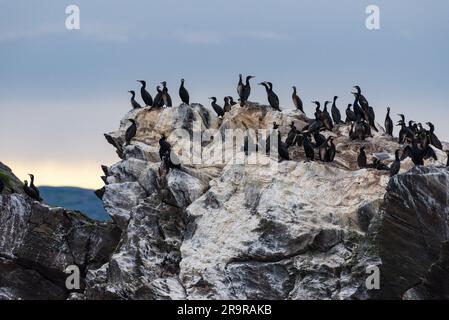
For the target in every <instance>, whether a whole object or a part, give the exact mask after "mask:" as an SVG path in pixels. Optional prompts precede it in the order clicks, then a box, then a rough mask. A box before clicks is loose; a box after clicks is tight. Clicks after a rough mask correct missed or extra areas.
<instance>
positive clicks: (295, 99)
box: [292, 86, 304, 113]
mask: <svg viewBox="0 0 449 320" xmlns="http://www.w3.org/2000/svg"><path fill="white" fill-rule="evenodd" d="M292 88H293V94H292V100H293V104H294V105H295V107H296V109H297V110H299V111H301V112H302V113H304V109H303V103H302V100H301V98H300V97H299V96H298V94H297V92H296V87H295V86H293V87H292Z"/></svg>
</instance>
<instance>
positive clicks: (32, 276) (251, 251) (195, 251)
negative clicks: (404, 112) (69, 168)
mask: <svg viewBox="0 0 449 320" xmlns="http://www.w3.org/2000/svg"><path fill="white" fill-rule="evenodd" d="M129 118H133V119H136V120H137V122H138V124H139V129H138V132H137V135H136V138H135V139H133V141H132V142H131V145H129V146H126V147H125V146H124V134H125V131H126V128H127V126H128V125H129V121H127V119H129ZM274 121H276V122H277V123H278V124H279V125H280V126H281V127H280V133H281V136H282V138H283V140H285V138H286V136H287V133H288V131H289V128H288V125H289V124H290V123H291V122H292V121H293V122H294V123H295V126H296V127H297V128H298V129H301V128H303V127H304V126H306V125H307V122H308V119H307V118H306V117H305V116H304V114H303V113H301V112H298V111H293V112H291V113H279V112H277V111H273V110H272V109H271V108H269V107H267V106H261V105H257V104H250V106H248V107H244V108H241V107H240V106H238V105H235V106H233V107H232V110H231V111H230V112H229V113H226V115H225V116H224V118H223V119H217V118H216V117H215V115H214V114H213V113H209V111H208V109H206V108H204V107H202V106H200V105H194V106H193V107H189V106H187V105H181V106H179V107H173V108H167V109H162V110H148V109H140V110H133V111H131V112H130V113H129V114H127V115H126V116H125V117H124V119H123V120H122V122H121V125H120V128H119V130H117V131H114V132H111V133H108V134H107V139H108V141H109V142H110V143H111V144H112V145H113V146H114V147H115V148H116V150H117V152H118V154H119V156H120V158H121V160H120V161H119V162H118V163H116V164H114V165H112V166H110V167H109V168H107V170H106V171H107V174H108V176H107V177H106V178H105V181H106V186H105V192H104V195H103V203H104V206H105V209H106V210H107V212H108V213H109V214H110V215H111V217H112V219H113V220H114V222H115V223H116V225H117V228H115V227H113V225H112V224H107V225H101V224H95V227H93V228H92V229H91V233H89V232H87V231H86V230H85V222H84V220H83V219H84V218H82V217H78V216H76V217H73V216H72V215H70V214H67V213H66V211H64V210H62V209H57V210H56V209H49V208H47V209H46V210H47V211H48V212H52V214H54V212H57V213H58V212H59V215H60V216H58V217H59V218H57V219H55V218H53V220H52V221H51V223H50V222H46V223H45V224H44V226H45V227H42V229H43V230H47V229H48V230H56V231H52V232H51V233H48V234H47V233H44V234H43V235H40V234H39V236H41V237H43V236H44V235H45V237H44V238H43V239H45V242H46V243H47V244H45V245H38V244H34V242H35V240H36V239H37V237H38V236H37V235H34V233H35V232H36V231H33V232H31V231H27V232H25V233H30V235H27V237H28V238H29V239H33V241H32V243H30V242H26V245H25V246H24V247H23V248H21V249H20V248H19V249H18V248H17V246H18V247H20V246H19V245H18V244H20V243H22V242H21V239H22V238H21V237H22V236H21V234H22V233H21V232H15V234H14V236H12V237H13V239H14V241H12V243H13V245H11V244H9V245H6V244H5V243H6V242H2V241H1V239H2V238H1V237H2V235H6V236H7V237H11V234H12V233H13V232H11V231H10V229H11V228H9V229H5V228H4V229H1V226H0V230H1V232H0V244H1V245H3V247H4V248H3V251H4V252H15V255H16V258H15V259H12V260H11V259H10V258H8V257H9V256H8V255H5V256H8V257H6V258H4V257H3V258H1V259H0V268H3V269H4V270H5V273H4V274H9V275H10V274H12V273H16V274H20V275H21V276H20V279H24V280H23V283H26V281H29V282H31V283H36V285H38V284H39V285H41V286H42V289H41V292H39V296H47V295H49V294H50V293H49V292H53V294H54V295H55V298H60V297H67V296H68V293H67V292H66V291H65V289H64V288H61V286H60V281H61V279H59V278H58V276H59V275H61V271H58V272H59V273H58V272H56V273H55V275H54V277H53V274H52V272H53V271H54V270H60V268H61V267H62V266H63V265H65V264H66V263H69V262H73V261H75V260H76V261H77V262H78V263H79V264H80V265H81V266H83V273H85V286H84V287H83V290H81V292H79V293H74V294H72V295H71V296H70V298H72V299H186V298H187V299H373V298H383V299H385V298H386V299H401V298H407V299H413V298H439V297H447V295H448V284H447V280H444V279H443V278H444V275H443V274H442V273H443V272H446V269H447V265H448V263H447V260H448V255H449V254H448V251H447V248H448V246H447V241H448V239H447V234H448V231H447V227H448V226H447V221H448V219H447V214H448V211H447V210H448V182H447V178H448V170H447V169H446V168H445V167H443V166H442V164H445V162H446V156H445V155H444V153H442V152H440V151H436V152H437V155H438V156H439V160H438V162H433V161H428V162H427V163H426V165H427V166H426V167H420V168H413V169H411V168H412V167H413V166H412V164H411V161H410V160H405V161H404V162H403V163H402V169H401V173H402V174H400V175H398V176H396V177H394V178H392V179H390V178H389V176H388V173H387V172H382V171H378V170H375V169H362V170H358V168H357V165H356V163H357V161H356V159H357V155H358V149H359V147H360V145H361V144H363V145H365V147H366V150H367V155H368V158H369V161H371V153H373V152H384V151H385V152H388V153H390V154H393V153H394V151H395V149H396V148H398V147H399V145H398V143H397V141H396V139H392V138H390V137H388V136H386V135H385V134H384V133H383V132H379V133H374V132H373V134H374V136H373V137H372V138H368V139H367V140H366V141H364V142H358V141H350V140H349V139H348V131H349V125H339V126H337V127H336V128H335V129H334V131H333V132H324V133H323V134H324V135H325V136H326V137H327V136H329V135H333V136H335V144H336V146H337V155H336V158H335V162H333V163H326V164H324V163H321V162H318V161H317V162H305V161H304V160H305V157H304V152H303V150H302V147H298V146H295V147H292V148H291V149H290V150H289V151H290V156H291V158H292V159H293V161H283V162H281V163H278V162H277V159H272V158H270V157H269V156H265V155H262V162H261V163H259V164H255V165H236V164H233V163H232V162H230V160H229V159H228V160H226V161H223V162H222V163H204V162H202V163H199V164H198V163H196V164H187V163H184V164H183V165H182V167H181V169H180V170H178V169H173V170H170V171H169V172H166V171H164V170H162V169H161V165H160V159H159V154H158V149H159V145H158V140H159V137H160V135H161V134H165V135H167V137H168V141H169V142H170V143H171V144H172V145H173V149H175V150H177V151H179V150H180V149H182V148H186V147H187V148H188V147H189V143H190V141H189V139H187V138H186V137H184V138H180V137H178V136H176V135H170V133H171V132H172V130H174V129H179V128H183V129H185V130H186V131H187V132H189V134H190V135H194V134H195V133H198V132H201V131H204V130H207V129H217V131H215V132H212V133H211V134H210V136H212V137H213V139H208V140H207V141H205V142H203V143H202V145H203V147H204V149H203V152H204V154H206V155H207V156H206V157H205V160H208V159H209V158H210V157H216V159H222V158H223V159H224V157H222V155H221V154H217V153H214V152H210V151H211V150H216V149H214V148H216V147H217V146H219V143H220V139H221V138H222V137H224V136H225V133H226V129H241V130H246V129H260V128H268V129H270V128H272V124H273V122H274ZM227 148H228V146H224V150H225V151H227V150H228V149H227ZM193 152H195V151H193ZM239 152H240V153H241V152H242V151H241V150H237V151H236V157H237V156H238V154H239ZM179 155H180V154H179V153H178V156H179ZM199 156H201V154H200V155H199ZM392 159H393V157H391V160H392ZM391 160H387V161H386V163H389V162H391ZM410 169H411V170H410ZM8 197H10V198H11V199H16V197H19V198H21V199H25V198H23V196H22V195H11V196H8ZM5 199H6V198H5ZM5 199H3V198H2V201H1V203H2V205H3V206H4V205H5V204H7V203H10V202H8V201H11V200H7V199H6V200H5ZM14 201H16V200H14ZM19 203H22V202H20V201H19ZM22 204H23V207H20V206H13V205H11V204H10V205H8V206H6V207H4V208H5V210H4V211H5V212H8V214H3V216H4V220H5V221H6V220H8V221H9V220H10V219H9V218H7V217H9V215H10V212H16V211H17V212H29V211H30V212H34V211H35V212H36V213H35V215H36V218H33V219H26V220H23V219H20V215H19V214H14V215H13V216H14V217H15V218H14V219H15V220H17V221H16V222H14V228H15V229H14V230H28V229H29V228H30V225H31V226H34V225H36V224H37V225H42V222H34V221H35V220H36V219H37V220H38V221H41V220H42V219H38V218H37V217H40V216H41V215H44V216H45V217H47V214H46V213H45V212H47V211H45V210H44V209H42V208H39V209H35V210H34V211H33V210H32V209H27V208H28V207H27V206H30V207H33V206H40V205H38V204H36V203H34V204H32V205H30V202H29V200H26V201H25V200H24V202H23V203H22ZM15 208H18V209H15ZM44 208H46V207H44ZM41 210H44V212H43V213H41ZM58 210H59V211H58ZM68 217H72V218H70V219H69V218H68ZM14 219H13V220H14ZM44 221H46V220H45V219H44ZM47 225H49V226H48V227H47ZM73 225H75V226H76V228H73V227H71V226H73ZM38 229H40V228H38ZM118 229H119V230H118ZM31 230H35V228H34V227H32V229H31ZM50 234H57V235H59V236H60V237H61V239H62V240H58V239H59V238H57V239H53V238H52V237H50V236H49V235H50ZM63 235H64V236H63ZM69 235H70V236H69ZM91 237H98V241H95V243H96V244H98V246H100V248H102V249H101V250H100V249H96V250H94V252H95V253H96V254H95V253H90V252H91V250H93V248H94V247H93V246H92V245H87V244H86V243H89V240H86V239H90V238H91ZM118 237H120V241H119V242H118V241H117V240H118ZM100 238H101V239H100ZM39 239H40V238H39ZM96 239H97V238H96ZM57 240H58V241H59V242H58V241H57ZM70 241H72V242H70ZM67 243H70V245H68V244H67ZM90 243H92V241H90ZM1 245H0V248H1ZM66 247H67V248H72V249H71V250H69V249H67V248H66ZM81 247H83V248H88V249H85V250H84V251H83V250H81V249H80V251H76V250H75V251H73V252H72V250H74V249H73V248H81ZM54 248H58V250H61V252H63V254H59V255H53V254H52V252H54V250H55V249H54ZM61 248H66V249H64V250H63V249H61ZM31 251H34V252H42V256H41V255H37V257H36V258H34V260H37V265H39V268H38V267H35V265H33V269H32V270H30V269H28V267H25V266H29V265H30V263H28V264H25V265H22V264H19V262H18V261H19V258H20V257H21V256H24V257H26V258H28V259H30V256H32V255H31ZM47 252H50V253H47ZM58 252H59V251H58ZM86 252H89V254H88V255H87V256H88V257H95V258H92V259H90V260H89V259H87V258H86ZM100 252H101V254H100ZM68 253H70V254H68ZM83 253H84V255H83ZM9 255H11V256H12V254H11V253H10V254H9ZM0 257H2V256H0ZM56 257H57V258H56ZM83 257H84V258H83ZM2 259H3V260H2ZM11 261H12V262H11ZM20 262H21V260H20ZM11 263H15V269H14V268H11ZM373 265H375V266H378V267H379V268H380V271H381V283H380V285H381V289H380V290H367V288H366V286H365V280H366V277H367V274H366V268H367V267H368V266H373ZM2 266H3V267H2ZM43 271H45V272H46V274H52V277H51V279H59V280H54V281H53V280H52V281H51V283H46V282H45V281H46V280H47V279H48V277H40V274H39V273H40V272H43ZM1 277H2V275H1V274H0V279H2V278H1ZM12 279H15V278H12V276H8V279H7V281H6V280H3V282H2V281H0V296H3V297H4V298H7V299H8V298H14V297H18V296H20V297H25V298H32V297H33V295H32V292H20V294H19V293H17V291H14V290H13V289H14V288H20V284H19V283H17V282H13V281H12ZM3 283H6V284H8V285H2V284H3ZM54 286H56V287H55V288H56V289H55V288H54ZM57 289H59V290H61V292H60V293H59V291H58V290H57Z"/></svg>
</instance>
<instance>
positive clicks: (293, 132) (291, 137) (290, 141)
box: [285, 121, 298, 147]
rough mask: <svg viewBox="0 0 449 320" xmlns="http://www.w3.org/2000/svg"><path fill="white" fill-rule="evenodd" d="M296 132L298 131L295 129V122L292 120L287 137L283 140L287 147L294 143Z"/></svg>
mask: <svg viewBox="0 0 449 320" xmlns="http://www.w3.org/2000/svg"><path fill="white" fill-rule="evenodd" d="M297 134H298V131H297V130H296V127H295V123H294V122H293V121H292V123H291V124H290V131H289V133H288V135H287V139H286V140H285V144H286V145H287V146H289V147H290V146H292V145H294V143H295V141H296V135H297Z"/></svg>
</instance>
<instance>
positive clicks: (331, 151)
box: [326, 137, 337, 162]
mask: <svg viewBox="0 0 449 320" xmlns="http://www.w3.org/2000/svg"><path fill="white" fill-rule="evenodd" d="M327 141H328V143H329V146H328V148H327V153H326V161H327V162H333V161H334V159H335V155H336V154H337V148H336V147H335V144H334V137H329V138H327Z"/></svg>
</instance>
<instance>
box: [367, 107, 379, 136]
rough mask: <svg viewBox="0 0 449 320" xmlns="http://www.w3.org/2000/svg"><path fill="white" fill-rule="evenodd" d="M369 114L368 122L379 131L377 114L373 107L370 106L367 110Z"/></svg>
mask: <svg viewBox="0 0 449 320" xmlns="http://www.w3.org/2000/svg"><path fill="white" fill-rule="evenodd" d="M366 113H367V114H368V119H367V121H368V123H369V125H370V126H371V127H372V128H373V129H374V131H376V132H379V130H377V128H376V114H375V113H374V109H373V107H371V106H369V107H368V110H367V112H366Z"/></svg>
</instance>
